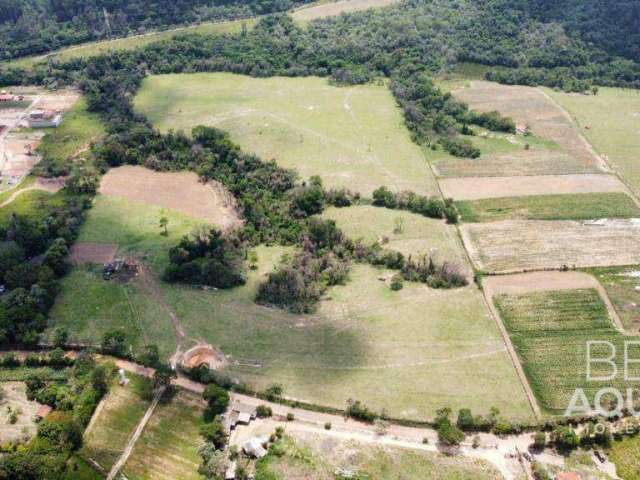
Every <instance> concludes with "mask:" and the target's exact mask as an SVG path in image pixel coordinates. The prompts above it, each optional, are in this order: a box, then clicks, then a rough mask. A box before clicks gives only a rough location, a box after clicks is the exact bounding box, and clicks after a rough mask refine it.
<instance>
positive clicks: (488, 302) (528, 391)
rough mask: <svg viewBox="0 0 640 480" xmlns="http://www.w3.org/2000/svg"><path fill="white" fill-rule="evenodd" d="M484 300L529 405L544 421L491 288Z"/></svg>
mask: <svg viewBox="0 0 640 480" xmlns="http://www.w3.org/2000/svg"><path fill="white" fill-rule="evenodd" d="M482 293H483V295H482V298H483V299H484V303H485V305H486V306H487V308H488V309H489V312H490V313H491V316H492V317H493V319H494V320H495V322H496V325H497V326H498V330H500V335H502V340H503V341H504V344H505V345H506V346H507V352H509V357H511V363H513V366H514V368H515V369H516V373H517V374H518V378H519V379H520V383H521V384H522V388H523V389H524V393H525V395H526V396H527V400H528V401H529V405H530V406H531V410H532V411H533V414H534V416H535V417H536V420H538V421H539V420H542V412H541V411H540V406H539V405H538V400H537V399H536V396H535V394H534V393H533V389H532V388H531V385H529V380H528V379H527V376H526V375H525V373H524V369H523V368H522V363H521V362H520V359H519V358H518V354H517V353H516V349H515V348H514V346H513V343H511V337H509V332H507V328H506V327H505V326H504V322H503V321H502V318H501V317H500V313H499V312H498V310H497V309H496V307H495V305H494V304H493V300H492V298H491V297H492V296H493V295H492V293H491V289H490V288H483V289H482Z"/></svg>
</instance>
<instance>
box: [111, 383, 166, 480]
mask: <svg viewBox="0 0 640 480" xmlns="http://www.w3.org/2000/svg"><path fill="white" fill-rule="evenodd" d="M164 391H165V387H163V388H161V389H159V390H158V391H157V392H156V394H155V396H154V397H153V401H152V402H151V405H149V408H148V409H147V411H146V412H145V414H144V416H143V417H142V419H141V420H140V422H139V423H138V426H137V427H136V429H135V431H134V432H133V435H131V438H130V439H129V441H128V442H127V446H126V447H125V449H124V451H123V452H122V455H120V458H119V459H118V461H117V462H116V463H115V464H114V465H113V467H111V470H110V471H109V475H107V479H106V480H114V479H115V478H116V475H118V473H119V472H120V470H121V469H122V467H124V465H125V463H127V460H128V459H129V456H130V455H131V452H132V451H133V447H135V445H136V442H137V441H138V439H139V438H140V435H142V432H143V431H144V428H145V427H146V426H147V423H148V422H149V419H150V418H151V415H153V412H154V410H155V409H156V407H157V406H158V403H159V402H160V399H161V398H162V395H163V394H164Z"/></svg>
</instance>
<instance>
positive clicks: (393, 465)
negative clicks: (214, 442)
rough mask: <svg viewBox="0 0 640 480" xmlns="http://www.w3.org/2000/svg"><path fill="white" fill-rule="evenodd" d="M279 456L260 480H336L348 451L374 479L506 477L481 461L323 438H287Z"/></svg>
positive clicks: (262, 468) (267, 460) (352, 464)
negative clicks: (337, 471) (336, 472)
mask: <svg viewBox="0 0 640 480" xmlns="http://www.w3.org/2000/svg"><path fill="white" fill-rule="evenodd" d="M276 445H277V446H276V449H277V450H278V451H280V452H282V453H283V454H282V455H281V456H279V455H276V454H274V453H270V454H269V455H267V456H266V457H264V458H263V459H262V460H260V461H259V462H258V464H257V468H256V477H255V478H256V480H276V479H277V480H280V479H283V480H284V479H303V478H304V479H308V480H333V479H334V478H336V476H335V471H336V469H337V468H340V467H344V452H345V451H349V452H351V454H350V455H349V468H350V469H352V470H354V471H357V472H358V473H359V474H360V475H361V476H359V477H357V478H372V479H373V478H375V479H376V480H397V479H403V480H418V479H425V478H428V479H431V480H461V479H474V480H490V479H496V480H497V479H499V478H502V477H501V475H500V473H498V472H497V471H496V470H494V469H493V468H492V467H491V466H489V464H487V463H486V462H483V461H480V460H472V459H468V458H463V457H460V456H457V457H448V456H445V455H440V454H437V453H433V452H416V451H411V450H403V449H397V448H390V447H380V446H377V445H376V446H371V445H368V444H364V443H359V442H356V441H353V440H351V441H340V440H337V439H335V438H331V437H323V436H321V435H317V436H312V437H310V438H306V439H297V438H293V437H292V436H285V437H284V438H283V439H282V440H279V441H278V443H277V444H276Z"/></svg>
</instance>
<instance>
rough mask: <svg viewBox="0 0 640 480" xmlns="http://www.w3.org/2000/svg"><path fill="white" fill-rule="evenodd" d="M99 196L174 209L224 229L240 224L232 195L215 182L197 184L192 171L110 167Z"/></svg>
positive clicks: (103, 179) (197, 180)
mask: <svg viewBox="0 0 640 480" xmlns="http://www.w3.org/2000/svg"><path fill="white" fill-rule="evenodd" d="M100 193H101V194H103V195H107V196H113V197H120V198H126V199H128V200H133V201H135V202H139V203H143V204H149V205H155V206H159V207H163V208H169V209H172V210H176V211H178V212H182V213H184V214H187V215H190V216H192V217H194V218H198V219H202V220H205V221H207V222H210V223H212V224H214V225H216V226H217V227H218V228H221V229H225V230H226V229H230V228H233V227H235V226H238V225H239V224H240V219H239V218H238V214H237V212H236V210H235V207H234V201H233V197H232V196H231V194H229V193H228V192H226V190H224V188H223V187H222V186H220V185H219V184H217V183H215V182H209V183H206V184H205V183H202V182H200V181H199V179H198V176H197V175H196V174H195V173H192V172H155V171H153V170H149V169H146V168H143V167H137V166H124V167H118V168H112V169H111V170H109V172H108V173H107V174H106V175H105V176H104V177H103V178H102V182H101V184H100Z"/></svg>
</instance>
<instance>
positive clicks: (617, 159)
mask: <svg viewBox="0 0 640 480" xmlns="http://www.w3.org/2000/svg"><path fill="white" fill-rule="evenodd" d="M546 91H547V93H548V94H549V95H550V96H551V98H553V99H554V100H555V101H556V102H557V103H558V104H559V105H560V106H561V107H562V108H564V109H565V110H567V111H568V112H569V113H570V114H571V116H573V118H574V120H575V122H576V123H577V125H578V126H579V127H580V130H581V132H582V134H583V135H584V136H585V137H587V139H588V140H589V141H590V142H591V143H592V145H593V146H594V148H595V149H596V150H597V151H598V153H599V154H601V155H605V156H606V160H607V163H608V164H609V165H610V166H611V168H613V170H615V171H616V172H617V173H618V174H619V175H620V176H621V177H622V179H623V180H624V181H625V182H626V183H627V184H628V185H629V187H630V188H631V190H633V192H634V193H635V194H636V195H640V168H638V152H639V151H640V135H639V134H638V132H639V131H640V91H638V90H631V89H622V88H604V87H603V88H600V89H599V92H598V95H595V96H594V95H581V94H574V93H563V92H556V91H553V90H550V89H547V90H546Z"/></svg>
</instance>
